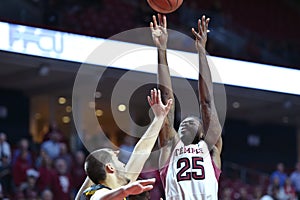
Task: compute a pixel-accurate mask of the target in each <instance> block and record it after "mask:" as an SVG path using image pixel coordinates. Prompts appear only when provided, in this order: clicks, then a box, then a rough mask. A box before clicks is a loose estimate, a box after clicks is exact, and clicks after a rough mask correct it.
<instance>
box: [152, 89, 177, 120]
mask: <svg viewBox="0 0 300 200" xmlns="http://www.w3.org/2000/svg"><path fill="white" fill-rule="evenodd" d="M148 103H149V105H150V106H151V108H152V110H153V113H154V115H155V116H156V117H165V116H167V114H168V112H169V111H170V108H171V106H172V103H173V101H172V99H169V100H168V102H167V104H166V105H164V104H163V103H162V101H161V92H160V90H156V88H154V89H153V90H151V97H150V96H148Z"/></svg>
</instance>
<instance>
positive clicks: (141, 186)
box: [125, 178, 155, 196]
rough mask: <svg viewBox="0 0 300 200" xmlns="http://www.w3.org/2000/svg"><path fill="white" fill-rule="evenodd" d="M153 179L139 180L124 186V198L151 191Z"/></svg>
mask: <svg viewBox="0 0 300 200" xmlns="http://www.w3.org/2000/svg"><path fill="white" fill-rule="evenodd" d="M154 183H155V178H151V179H146V180H139V181H135V182H133V183H130V184H128V185H126V186H125V192H126V194H127V195H126V196H129V195H137V194H141V193H143V192H146V191H149V190H151V189H153V184H154Z"/></svg>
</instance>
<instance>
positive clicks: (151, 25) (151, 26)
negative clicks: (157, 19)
mask: <svg viewBox="0 0 300 200" xmlns="http://www.w3.org/2000/svg"><path fill="white" fill-rule="evenodd" d="M150 29H151V31H152V32H153V31H154V28H153V22H150Z"/></svg>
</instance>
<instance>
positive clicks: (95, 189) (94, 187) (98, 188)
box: [83, 184, 111, 196]
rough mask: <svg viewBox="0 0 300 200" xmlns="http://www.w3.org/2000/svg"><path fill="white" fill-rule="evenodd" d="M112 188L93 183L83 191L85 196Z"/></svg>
mask: <svg viewBox="0 0 300 200" xmlns="http://www.w3.org/2000/svg"><path fill="white" fill-rule="evenodd" d="M109 190H111V189H110V188H108V187H106V186H104V185H101V184H98V185H92V186H90V187H88V188H87V189H86V190H84V191H83V194H84V196H92V195H94V194H95V193H102V192H107V191H109Z"/></svg>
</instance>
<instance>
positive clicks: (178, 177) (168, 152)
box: [150, 14, 222, 200]
mask: <svg viewBox="0 0 300 200" xmlns="http://www.w3.org/2000/svg"><path fill="white" fill-rule="evenodd" d="M208 24H209V19H206V18H205V16H203V17H202V19H199V21H198V32H196V31H195V30H194V29H192V33H193V34H194V36H195V38H196V40H195V46H196V49H197V51H198V57H199V80H198V89H199V100H200V104H201V105H200V108H201V116H199V117H195V116H189V117H187V118H185V119H184V120H183V121H182V122H181V123H180V126H179V129H178V132H176V130H175V129H174V126H173V123H174V106H175V104H173V106H172V107H171V110H170V112H169V114H168V117H167V118H166V119H165V123H164V125H163V128H162V130H161V132H160V135H159V143H160V146H161V153H160V173H161V178H162V182H163V184H164V188H165V195H166V199H168V200H169V199H170V200H172V199H174V200H175V199H176V200H181V199H189V200H193V199H195V200H196V199H197V200H201V199H205V200H206V199H210V200H216V199H218V195H217V194H218V179H219V176H220V172H221V171H220V169H221V159H220V154H221V150H222V138H221V131H222V129H221V125H220V122H219V119H218V116H217V112H216V108H215V104H214V99H213V84H212V80H211V74H210V69H209V66H208V62H207V59H206V51H205V45H206V41H207V30H208ZM150 29H151V32H152V37H153V41H154V43H155V45H156V46H157V51H158V64H159V65H158V82H159V87H160V89H161V91H162V98H163V100H167V99H173V101H174V96H173V90H172V84H171V78H170V72H169V68H168V63H167V51H166V50H167V39H168V33H167V20H166V16H162V15H160V14H158V22H157V20H156V17H155V16H153V22H151V23H150Z"/></svg>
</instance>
